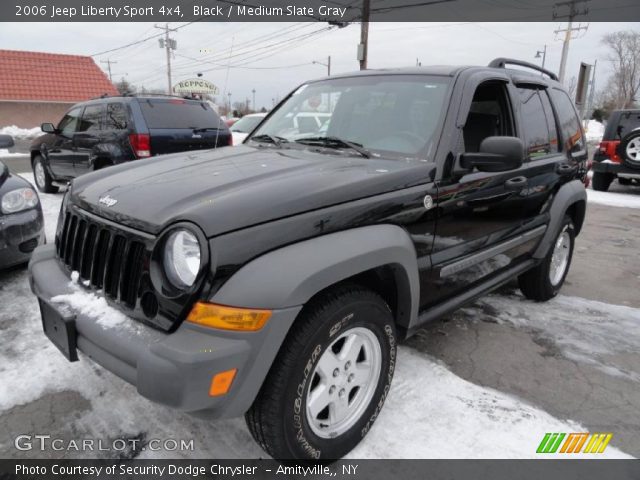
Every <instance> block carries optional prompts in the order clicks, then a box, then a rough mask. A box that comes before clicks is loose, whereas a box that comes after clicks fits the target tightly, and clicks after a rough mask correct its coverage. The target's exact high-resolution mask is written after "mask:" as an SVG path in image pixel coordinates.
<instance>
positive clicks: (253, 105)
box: [251, 88, 257, 112]
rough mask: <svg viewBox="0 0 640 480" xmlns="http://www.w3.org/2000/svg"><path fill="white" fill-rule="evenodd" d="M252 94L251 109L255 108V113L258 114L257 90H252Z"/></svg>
mask: <svg viewBox="0 0 640 480" xmlns="http://www.w3.org/2000/svg"><path fill="white" fill-rule="evenodd" d="M251 93H252V94H253V103H252V104H251V107H252V108H253V111H254V112H256V111H257V110H256V89H255V88H254V89H253V90H251Z"/></svg>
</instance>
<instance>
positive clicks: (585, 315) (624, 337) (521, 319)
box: [464, 295, 640, 382]
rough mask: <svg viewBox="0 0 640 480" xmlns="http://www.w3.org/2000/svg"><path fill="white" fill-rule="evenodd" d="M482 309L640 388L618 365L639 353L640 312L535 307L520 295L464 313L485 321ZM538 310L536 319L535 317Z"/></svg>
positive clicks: (587, 305) (563, 299) (602, 306)
mask: <svg viewBox="0 0 640 480" xmlns="http://www.w3.org/2000/svg"><path fill="white" fill-rule="evenodd" d="M483 304H484V305H488V306H490V307H491V311H492V312H495V313H493V314H492V316H493V317H494V318H495V320H496V321H497V322H498V323H508V324H512V325H515V326H519V327H523V326H526V327H529V328H534V329H536V330H538V331H540V332H541V333H542V334H543V335H544V336H545V337H546V338H548V339H550V340H551V341H553V343H554V344H555V345H557V346H558V347H559V348H560V349H561V351H562V353H563V355H564V356H565V357H566V358H569V359H571V360H574V361H579V362H582V363H586V364H589V365H591V366H593V367H595V368H598V369H599V370H600V371H602V372H604V373H606V374H607V375H611V376H616V377H624V378H626V379H630V380H633V381H636V382H640V375H638V374H637V373H636V372H634V371H631V370H628V368H627V365H625V364H624V362H623V361H622V362H620V363H618V361H617V360H616V358H622V357H624V355H625V354H633V353H635V352H637V349H638V345H640V309H637V308H632V307H626V306H622V305H611V304H608V303H603V302H598V301H596V300H587V299H584V298H579V297H569V296H564V295H560V296H558V297H556V298H554V299H553V300H551V301H549V302H546V303H533V302H531V301H528V300H525V299H524V297H522V296H521V295H510V296H503V295H490V296H488V297H484V298H481V299H479V300H478V301H477V302H476V305H475V306H473V307H468V308H465V309H464V310H465V312H466V313H468V314H470V315H472V316H474V317H477V316H481V315H483V313H482V305H483ZM533 305H535V315H531V308H532V306H533Z"/></svg>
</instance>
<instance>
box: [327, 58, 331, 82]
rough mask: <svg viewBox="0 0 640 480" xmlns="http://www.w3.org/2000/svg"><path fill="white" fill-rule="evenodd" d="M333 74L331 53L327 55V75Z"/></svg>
mask: <svg viewBox="0 0 640 480" xmlns="http://www.w3.org/2000/svg"><path fill="white" fill-rule="evenodd" d="M330 76H331V55H329V56H328V57H327V77H330Z"/></svg>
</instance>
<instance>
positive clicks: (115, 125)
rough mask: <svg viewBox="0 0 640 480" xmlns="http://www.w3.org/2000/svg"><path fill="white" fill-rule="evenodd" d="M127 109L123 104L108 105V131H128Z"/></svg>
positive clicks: (106, 126)
mask: <svg viewBox="0 0 640 480" xmlns="http://www.w3.org/2000/svg"><path fill="white" fill-rule="evenodd" d="M128 117H129V115H128V114H127V109H126V108H125V106H124V104H122V103H109V104H107V119H106V122H105V128H106V129H107V130H126V129H127V127H128V124H129V122H128Z"/></svg>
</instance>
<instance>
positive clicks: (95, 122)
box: [78, 105, 104, 132]
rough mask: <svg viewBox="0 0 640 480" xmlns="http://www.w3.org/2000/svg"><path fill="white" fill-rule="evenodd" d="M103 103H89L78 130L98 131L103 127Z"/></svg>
mask: <svg viewBox="0 0 640 480" xmlns="http://www.w3.org/2000/svg"><path fill="white" fill-rule="evenodd" d="M102 112H104V106H103V105H89V106H88V107H85V109H84V112H83V114H82V120H80V124H79V126H78V132H96V131H98V130H101V128H102Z"/></svg>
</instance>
